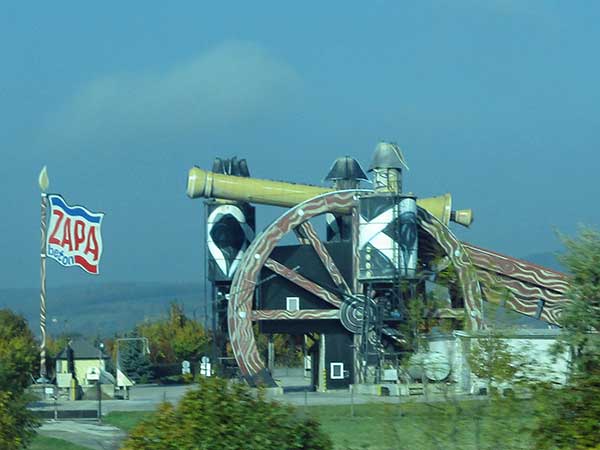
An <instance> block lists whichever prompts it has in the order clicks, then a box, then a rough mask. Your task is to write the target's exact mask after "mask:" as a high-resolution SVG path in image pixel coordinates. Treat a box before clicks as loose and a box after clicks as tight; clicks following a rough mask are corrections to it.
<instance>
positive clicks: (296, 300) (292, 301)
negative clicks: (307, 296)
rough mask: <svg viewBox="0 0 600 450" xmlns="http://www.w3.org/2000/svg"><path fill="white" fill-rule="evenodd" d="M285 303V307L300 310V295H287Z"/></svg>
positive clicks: (290, 309)
mask: <svg viewBox="0 0 600 450" xmlns="http://www.w3.org/2000/svg"><path fill="white" fill-rule="evenodd" d="M285 304H286V306H285V309H287V310H288V311H299V310H300V297H286V298H285Z"/></svg>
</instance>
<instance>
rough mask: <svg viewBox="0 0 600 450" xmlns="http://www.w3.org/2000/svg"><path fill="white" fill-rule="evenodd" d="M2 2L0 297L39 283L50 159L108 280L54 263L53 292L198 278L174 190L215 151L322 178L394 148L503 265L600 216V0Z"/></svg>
mask: <svg viewBox="0 0 600 450" xmlns="http://www.w3.org/2000/svg"><path fill="white" fill-rule="evenodd" d="M0 8H1V9H0V57H1V58H2V63H1V68H2V70H0V155H1V156H2V164H0V193H1V194H2V197H3V203H4V204H3V208H2V213H1V214H2V216H1V217H2V220H1V221H0V227H1V232H0V248H1V249H2V256H3V258H2V263H1V269H2V270H0V286H2V287H5V288H7V287H36V286H38V285H39V251H40V237H39V234H40V231H39V215H40V205H39V203H40V195H39V187H38V186H37V176H38V173H39V171H40V169H41V168H42V166H43V165H47V166H48V171H49V175H50V189H49V190H50V191H51V192H55V193H60V194H62V195H63V196H64V198H65V199H66V200H67V201H68V202H69V203H72V204H83V205H85V206H87V207H88V208H89V209H91V210H94V211H103V212H105V214H106V216H105V218H104V221H103V229H102V234H103V240H104V253H103V258H102V262H101V268H100V270H101V275H100V276H96V277H94V276H90V275H87V274H85V273H83V272H82V271H81V270H80V269H78V268H69V269H64V268H61V267H59V266H58V265H57V264H56V263H55V262H53V261H49V263H48V283H49V285H50V286H55V285H65V284H81V283H89V284H91V285H93V284H94V283H99V282H118V281H134V282H137V281H139V282H142V281H160V282H165V281H168V282H182V283H184V282H198V281H202V277H203V262H202V259H203V237H202V228H203V225H202V217H203V204H202V201H201V200H190V199H188V198H187V197H186V195H185V186H186V179H187V171H188V169H189V168H190V167H192V166H193V165H199V166H200V167H204V168H210V167H211V166H212V161H213V159H214V158H215V157H216V156H220V157H231V156H234V155H237V156H238V157H243V158H246V159H247V160H248V164H249V167H250V171H251V173H252V175H253V176H255V177H259V178H271V179H279V180H289V181H295V182H305V183H312V184H321V183H323V178H324V177H325V175H326V174H327V171H328V169H329V167H330V165H331V163H332V162H333V160H334V159H335V158H336V157H338V156H342V155H351V156H354V157H355V158H357V159H358V160H359V161H360V162H361V164H362V165H363V166H364V167H365V168H366V167H367V166H368V165H369V162H370V159H371V156H372V154H373V150H374V148H375V145H376V143H377V142H378V141H380V140H388V141H395V142H397V143H398V144H399V145H400V146H401V147H402V149H403V151H404V154H405V156H406V159H407V161H408V163H409V166H410V171H409V172H408V173H407V174H406V176H405V184H404V186H405V189H406V190H410V191H412V192H414V193H415V194H416V195H418V196H420V197H428V196H432V195H440V194H443V193H445V192H451V193H452V195H453V198H454V206H455V207H456V208H459V209H460V208H472V209H473V210H474V213H475V222H474V223H473V225H472V226H471V228H470V229H468V230H466V229H460V228H457V227H454V230H455V231H456V233H457V234H458V236H459V237H460V238H461V239H463V240H466V241H469V242H471V243H474V244H476V245H480V246H483V247H486V248H491V249H494V250H496V251H499V252H502V253H506V254H510V255H514V256H520V257H522V256H526V255H528V254H532V253H538V252H547V251H557V250H559V249H560V248H561V244H560V242H559V240H558V239H557V236H556V233H557V231H560V232H563V233H567V234H573V233H575V232H576V230H577V227H578V226H579V225H580V224H584V225H589V226H594V227H597V226H598V224H599V223H600V209H598V208H596V207H595V204H596V203H597V202H596V199H597V198H598V197H599V196H600V183H598V181H597V175H598V169H599V168H600V156H598V151H597V150H598V148H599V144H600V134H599V130H600V83H599V81H598V80H600V59H598V57H597V43H598V42H600V27H598V26H597V24H598V22H599V21H600V3H598V2H593V1H583V0H581V1H574V2H559V1H552V0H539V1H538V0H487V1H479V0H431V1H427V0H423V1H381V0H380V1H371V2H347V1H344V2H342V1H339V2H334V1H332V2H310V1H306V2H293V3H292V2H276V1H273V2H260V1H258V2H232V1H224V2H192V1H190V2H184V1H180V2H141V1H139V2H135V1H132V2H110V1H106V2H93V3H90V2H85V3H84V2H75V1H70V2H69V1H65V2H35V3H30V2H13V3H9V2H4V3H3V4H2V6H0ZM279 212H283V211H279ZM276 214H278V212H276V211H274V209H273V208H266V209H264V208H259V209H258V211H257V215H258V224H259V227H264V226H265V225H266V224H267V223H268V222H269V221H270V220H272V219H273V218H274V217H276Z"/></svg>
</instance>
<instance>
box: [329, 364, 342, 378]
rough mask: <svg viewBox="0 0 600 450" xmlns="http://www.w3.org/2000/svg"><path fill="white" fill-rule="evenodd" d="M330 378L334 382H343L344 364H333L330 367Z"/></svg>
mask: <svg viewBox="0 0 600 450" xmlns="http://www.w3.org/2000/svg"><path fill="white" fill-rule="evenodd" d="M329 372H330V375H329V377H330V378H331V379H332V380H343V379H344V363H341V362H332V363H331V364H330V365H329Z"/></svg>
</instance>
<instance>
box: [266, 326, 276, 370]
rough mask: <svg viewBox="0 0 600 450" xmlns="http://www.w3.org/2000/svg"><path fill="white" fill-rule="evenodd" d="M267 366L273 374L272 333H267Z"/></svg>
mask: <svg viewBox="0 0 600 450" xmlns="http://www.w3.org/2000/svg"><path fill="white" fill-rule="evenodd" d="M267 368H268V369H269V372H271V374H273V369H275V342H274V341H273V335H272V334H269V344H268V346H267Z"/></svg>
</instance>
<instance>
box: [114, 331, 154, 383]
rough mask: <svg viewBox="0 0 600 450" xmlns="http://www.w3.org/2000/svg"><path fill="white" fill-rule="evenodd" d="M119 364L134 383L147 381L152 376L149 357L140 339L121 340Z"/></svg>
mask: <svg viewBox="0 0 600 450" xmlns="http://www.w3.org/2000/svg"><path fill="white" fill-rule="evenodd" d="M119 347H120V348H119V365H120V368H121V370H122V371H123V373H124V374H126V375H127V376H128V377H129V378H131V379H132V380H133V381H135V382H136V383H147V382H148V380H150V378H151V377H152V367H151V363H150V358H149V357H148V354H147V353H146V349H145V348H144V344H143V343H142V342H141V341H122V342H121V343H120V346H119Z"/></svg>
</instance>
